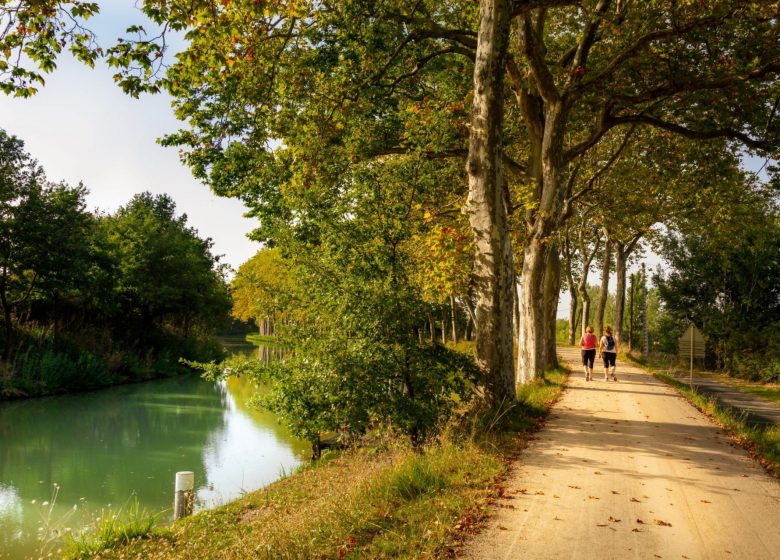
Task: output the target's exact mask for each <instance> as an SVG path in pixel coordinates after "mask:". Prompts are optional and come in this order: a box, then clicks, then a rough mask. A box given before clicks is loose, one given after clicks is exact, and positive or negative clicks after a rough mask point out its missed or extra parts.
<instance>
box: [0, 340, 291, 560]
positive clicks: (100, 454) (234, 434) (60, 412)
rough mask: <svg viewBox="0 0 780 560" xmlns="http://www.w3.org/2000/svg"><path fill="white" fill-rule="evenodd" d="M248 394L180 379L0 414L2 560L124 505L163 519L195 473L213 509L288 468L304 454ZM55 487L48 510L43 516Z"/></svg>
mask: <svg viewBox="0 0 780 560" xmlns="http://www.w3.org/2000/svg"><path fill="white" fill-rule="evenodd" d="M250 349H251V347H250ZM254 391H255V388H254V387H252V386H251V384H250V382H249V381H247V380H243V379H231V380H229V381H227V382H220V383H216V384H215V383H210V382H206V381H203V380H201V379H199V378H197V377H179V378H174V379H166V380H161V381H154V382H149V383H142V384H136V385H126V386H122V387H115V388H111V389H106V390H103V391H96V392H93V393H85V394H80V395H69V396H62V397H52V398H45V399H35V400H30V401H20V402H11V403H0V558H23V557H25V556H27V555H29V554H32V553H33V552H35V551H36V550H37V547H39V544H37V543H36V537H35V535H36V532H37V531H38V529H39V528H40V527H41V526H44V527H45V526H48V527H49V528H53V527H55V526H59V528H60V529H64V528H65V527H66V526H71V527H78V526H80V525H83V524H84V523H86V522H87V521H88V520H89V519H90V517H91V516H92V515H96V514H98V513H99V511H100V510H101V508H106V507H111V508H118V507H121V506H122V505H124V504H126V503H127V502H128V500H129V499H130V497H131V496H132V495H136V496H138V499H139V501H140V503H141V505H142V506H143V507H145V508H146V509H148V510H151V511H161V510H164V509H169V508H170V502H171V500H172V492H173V478H174V473H175V472H176V471H178V470H192V471H195V473H196V486H197V488H198V491H197V496H198V500H199V503H200V504H201V505H202V506H206V507H209V506H213V505H215V504H220V503H224V502H226V501H229V500H232V499H234V498H236V497H237V496H239V495H240V494H241V493H242V492H243V491H246V490H251V489H254V488H257V487H259V486H261V485H263V484H267V483H268V482H271V481H273V480H274V479H276V478H278V477H279V474H280V473H281V472H282V471H283V470H288V471H289V470H290V469H292V468H294V467H295V466H296V465H298V464H299V463H300V462H301V461H302V460H304V459H305V457H306V445H305V444H304V443H302V442H299V441H297V440H295V439H294V438H292V437H291V436H290V435H289V433H287V431H286V430H285V429H284V428H283V427H282V426H280V425H279V424H278V422H277V421H276V418H275V417H274V416H273V415H271V414H268V413H263V412H258V411H254V410H252V409H249V408H248V407H247V406H246V400H247V398H248V397H249V396H251V395H252V394H253V393H254ZM55 483H56V484H58V485H59V494H58V495H57V496H56V502H55V503H54V505H53V506H52V504H51V503H47V504H46V505H43V504H44V503H46V502H52V491H53V487H54V484H55ZM74 505H78V508H77V510H76V511H75V512H74V511H73V506H74ZM109 505H110V506H109Z"/></svg>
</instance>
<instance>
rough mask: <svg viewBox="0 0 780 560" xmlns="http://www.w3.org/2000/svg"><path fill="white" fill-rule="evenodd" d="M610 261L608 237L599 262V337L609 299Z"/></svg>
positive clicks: (597, 329) (597, 324) (597, 330)
mask: <svg viewBox="0 0 780 560" xmlns="http://www.w3.org/2000/svg"><path fill="white" fill-rule="evenodd" d="M611 260H612V241H611V240H610V239H609V237H607V238H606V242H605V243H604V257H603V258H602V260H601V288H600V289H599V301H598V304H597V305H596V318H595V323H596V332H597V333H598V334H599V336H601V335H603V334H604V311H605V310H606V308H607V298H608V297H609V265H610V261H611Z"/></svg>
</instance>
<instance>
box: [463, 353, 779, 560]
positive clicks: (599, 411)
mask: <svg viewBox="0 0 780 560" xmlns="http://www.w3.org/2000/svg"><path fill="white" fill-rule="evenodd" d="M559 352H560V355H561V356H562V357H563V358H564V360H565V361H566V362H567V363H568V364H569V366H570V368H571V371H572V372H573V373H572V375H571V377H570V379H569V384H568V387H567V389H566V391H565V392H564V394H563V396H562V397H561V399H560V401H559V402H558V403H557V404H556V405H555V407H553V409H552V411H551V413H550V417H549V419H548V422H547V424H546V426H545V427H544V428H543V429H542V430H541V431H540V432H539V433H538V434H537V437H536V438H535V439H534V441H532V442H531V444H530V445H529V447H528V448H527V449H526V450H525V451H524V452H523V455H522V456H521V458H520V459H519V460H518V462H517V464H516V465H515V468H514V470H513V472H512V473H511V474H510V476H509V478H508V480H507V482H506V492H505V495H506V496H507V497H506V499H500V500H499V507H498V508H497V511H496V514H495V515H494V516H493V517H492V518H491V520H490V521H489V522H488V525H487V527H486V528H485V529H484V530H483V531H482V532H481V533H480V534H478V535H476V536H475V537H474V538H473V539H472V540H471V541H470V542H469V543H467V544H466V546H465V547H464V549H463V550H462V551H461V554H460V555H459V557H462V558H467V559H472V560H486V559H509V558H512V559H521V558H528V559H534V560H540V559H546V558H549V559H583V560H590V559H598V560H610V559H615V560H622V559H633V558H637V559H645V558H647V559H651V560H652V559H656V558H665V559H670V558H674V559H686V558H687V559H691V560H702V559H718V560H720V559H750V560H777V559H778V558H780V483H779V482H778V481H777V480H775V479H774V478H772V477H771V476H769V475H768V474H766V472H765V471H764V470H763V469H762V468H761V466H760V465H758V464H757V463H756V462H755V461H753V460H752V459H751V458H750V457H749V456H748V455H747V453H746V452H745V451H744V450H742V449H741V448H740V447H738V446H737V445H736V444H735V443H733V442H732V441H731V440H730V439H729V437H728V436H727V435H726V434H725V432H724V431H723V430H721V429H720V428H718V427H717V426H716V425H715V424H713V423H712V422H711V421H710V420H709V419H708V418H707V417H706V416H705V415H703V414H702V413H700V412H699V411H698V410H696V409H695V408H694V407H693V406H691V405H690V404H688V402H687V401H685V399H683V398H682V397H681V396H679V395H678V394H677V393H676V392H675V391H674V390H673V389H672V388H670V387H668V386H667V385H665V384H664V383H662V382H661V381H658V380H656V379H655V378H654V377H652V376H651V375H649V374H647V373H645V372H643V371H641V370H639V369H638V368H635V367H631V366H627V365H625V364H624V363H621V361H620V359H619V358H620V356H618V367H617V376H618V382H617V383H615V382H613V381H610V382H604V381H601V379H602V378H603V369H601V368H599V367H597V368H596V370H595V371H596V381H589V382H586V381H585V379H584V374H583V373H582V368H581V367H580V365H579V363H580V362H579V349H576V348H563V349H560V350H559ZM598 365H599V364H598V363H597V366H598ZM599 371H600V372H601V374H599Z"/></svg>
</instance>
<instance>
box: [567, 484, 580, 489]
mask: <svg viewBox="0 0 780 560" xmlns="http://www.w3.org/2000/svg"><path fill="white" fill-rule="evenodd" d="M569 488H574V489H575V490H579V489H580V487H579V486H574V485H573V484H569Z"/></svg>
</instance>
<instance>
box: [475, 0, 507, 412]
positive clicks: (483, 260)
mask: <svg viewBox="0 0 780 560" xmlns="http://www.w3.org/2000/svg"><path fill="white" fill-rule="evenodd" d="M511 8H512V2H510V1H509V0H481V1H480V4H479V28H478V34H477V53H476V59H475V61H474V105H473V113H472V119H471V136H470V142H469V155H468V160H467V164H466V169H467V172H468V176H469V195H468V202H467V205H466V209H465V210H466V212H467V213H468V215H469V222H470V224H471V228H472V230H473V232H474V243H475V246H476V254H475V261H474V270H473V277H474V288H475V294H476V296H477V311H476V321H475V322H476V332H477V352H476V358H477V365H478V366H479V367H480V369H481V370H482V372H483V379H484V384H485V390H486V392H487V393H488V396H489V398H490V399H491V400H492V402H493V403H494V404H497V403H500V402H503V401H514V400H515V398H516V393H515V377H514V363H513V361H514V356H513V354H514V352H513V329H512V306H513V305H514V294H513V290H514V271H513V265H512V250H511V244H510V239H509V230H508V226H507V207H506V198H505V189H506V185H505V182H504V181H505V179H504V176H503V172H502V152H501V150H502V146H501V132H502V125H503V110H504V96H503V93H504V69H505V66H506V56H507V48H508V41H509V20H510V15H511Z"/></svg>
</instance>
